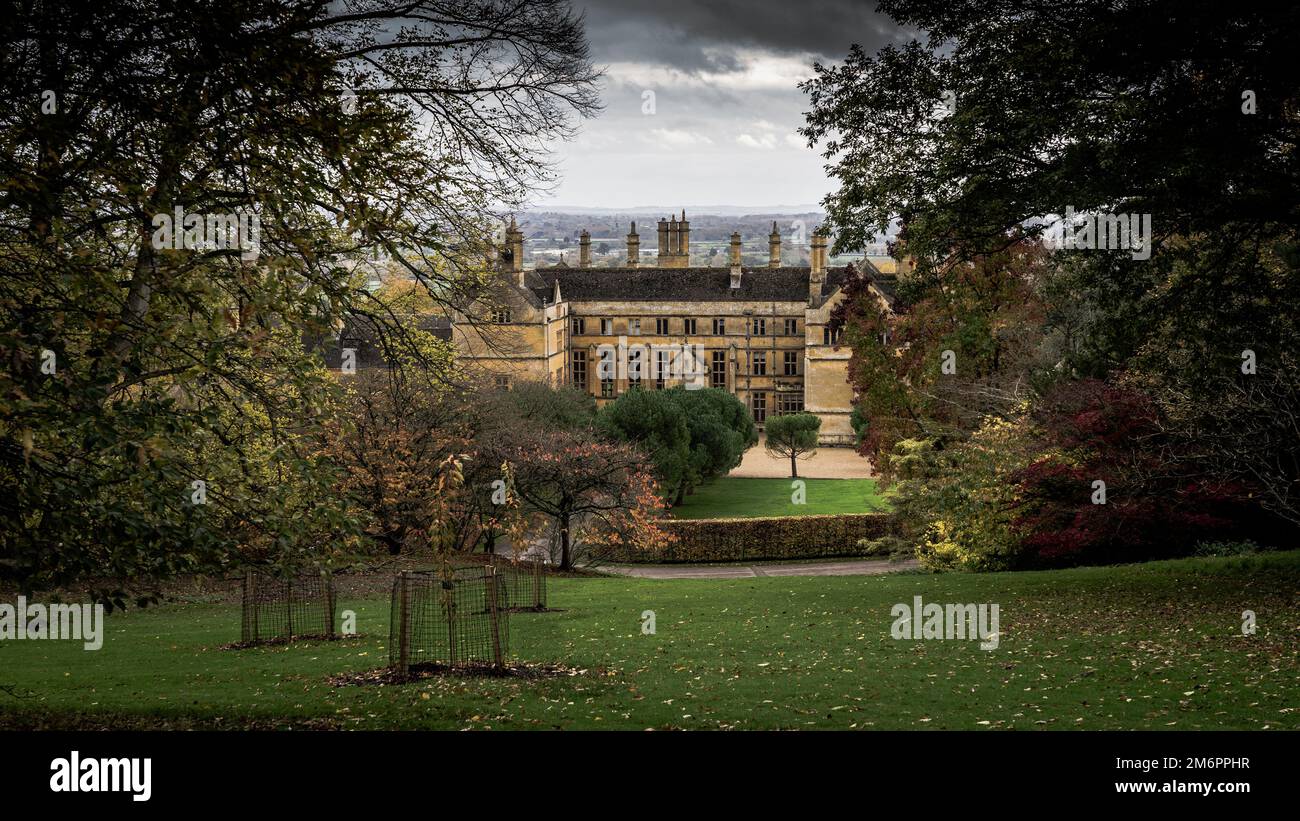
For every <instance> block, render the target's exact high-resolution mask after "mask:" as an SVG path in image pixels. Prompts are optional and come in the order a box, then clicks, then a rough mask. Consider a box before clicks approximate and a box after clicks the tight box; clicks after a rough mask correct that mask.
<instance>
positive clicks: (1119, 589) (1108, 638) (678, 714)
mask: <svg viewBox="0 0 1300 821" xmlns="http://www.w3.org/2000/svg"><path fill="white" fill-rule="evenodd" d="M1298 581H1300V552H1289V553H1281V554H1272V555H1262V556H1246V557H1239V558H1206V559H1187V560H1180V561H1173V562H1159V563H1152V564H1147V565H1132V566H1123V567H1111V568H1082V569H1075V570H1064V571H1054V572H1034V573H1014V574H1013V573H1000V574H987V575H956V574H954V575H943V576H934V575H922V574H908V575H898V576H875V577H821V578H755V579H739V580H728V581H715V580H681V581H654V580H642V579H629V578H586V579H583V578H564V579H555V580H552V582H551V598H552V601H551V605H552V607H557V608H563V611H562V612H551V613H539V614H532V613H528V614H516V615H514V616H512V617H511V620H510V623H511V627H512V634H511V637H510V644H511V649H512V651H513V654H514V656H515V657H516V658H518V659H523V660H532V661H537V662H559V663H563V664H566V665H569V666H571V667H574V668H577V669H578V670H581V671H582V672H581V673H580V674H577V675H573V676H570V677H564V678H549V679H535V680H526V679H509V678H471V677H455V676H444V677H439V678H434V679H426V680H423V681H419V682H415V683H410V684H403V685H389V686H373V685H372V686H344V687H335V686H332V685H331V684H330V683H328V681H327V678H328V677H329V676H331V675H333V674H336V673H340V672H343V671H364V670H369V669H373V668H377V667H380V666H382V665H384V664H385V662H386V659H387V649H386V646H385V645H386V642H387V631H388V624H387V621H388V611H389V608H388V602H387V600H383V599H365V600H347V599H345V600H343V601H341V602H340V608H341V609H352V610H355V611H356V612H357V614H358V620H357V625H358V629H359V630H360V631H362V632H363V633H364V634H365V636H364V637H361V638H355V639H350V640H347V641H340V642H315V643H304V644H298V645H292V646H280V647H266V648H258V649H249V650H223V649H220V645H222V644H224V643H226V642H229V641H232V640H234V639H236V638H237V637H238V632H239V611H238V607H237V606H232V605H229V604H211V603H205V604H175V605H166V606H163V607H160V608H157V609H150V610H146V611H137V612H130V613H127V614H119V615H113V616H110V617H109V621H108V627H107V631H106V638H105V643H104V648H103V649H102V650H100V651H98V652H85V651H83V650H81V649H80V645H79V644H77V643H73V642H49V641H46V642H38V641H21V642H20V641H5V642H0V686H4V687H7V688H8V690H9V693H6V692H0V727H11V728H12V727H32V726H46V727H48V726H63V727H67V726H83V727H84V726H119V727H149V726H166V727H249V726H251V727H288V726H308V727H343V728H440V729H461V728H499V729H523V728H566V729H577V728H621V729H634V730H641V729H645V728H957V729H980V728H1018V729H1034V728H1049V729H1061V728H1077V729H1102V728H1155V729H1160V728H1178V729H1192V728H1248V729H1255V728H1292V729H1294V728H1297V727H1300V714H1298V713H1297V709H1298V708H1300V698H1297V695H1298V694H1300V662H1298V659H1297V640H1296V638H1297V630H1300V600H1298V599H1297V594H1296V591H1297V589H1298V587H1300V585H1297V582H1298ZM914 595H920V596H922V597H923V598H924V600H925V601H927V602H939V603H947V602H974V603H998V604H999V606H1000V612H1001V629H1002V637H1001V644H1000V646H999V648H998V649H996V650H993V651H983V650H981V649H979V646H978V643H977V642H972V641H900V640H895V639H892V638H891V637H890V626H891V624H892V621H893V620H892V618H891V616H890V608H891V607H892V606H893V605H894V604H895V603H898V602H907V603H910V602H911V601H912V597H913V596H914ZM644 610H654V611H655V614H656V628H657V632H656V633H655V634H654V635H643V634H642V632H641V630H640V626H639V625H640V617H641V614H642V611H644ZM1243 610H1253V611H1254V612H1255V614H1256V617H1257V631H1256V632H1255V633H1254V634H1253V635H1250V636H1243V635H1242V630H1241V626H1242V618H1241V615H1242V611H1243ZM23 696H25V697H23Z"/></svg>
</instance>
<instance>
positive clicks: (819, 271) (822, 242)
mask: <svg viewBox="0 0 1300 821" xmlns="http://www.w3.org/2000/svg"><path fill="white" fill-rule="evenodd" d="M811 262H812V268H811V270H810V271H809V272H808V298H809V299H810V300H814V301H816V300H818V299H820V298H821V295H822V283H824V282H825V281H826V234H825V233H823V232H822V229H821V228H818V229H817V230H816V231H813V236H812V259H811Z"/></svg>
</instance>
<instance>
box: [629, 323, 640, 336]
mask: <svg viewBox="0 0 1300 821" xmlns="http://www.w3.org/2000/svg"><path fill="white" fill-rule="evenodd" d="M627 332H628V333H629V334H632V335H633V336H636V335H637V334H639V333H641V320H639V319H629V320H628V321H627Z"/></svg>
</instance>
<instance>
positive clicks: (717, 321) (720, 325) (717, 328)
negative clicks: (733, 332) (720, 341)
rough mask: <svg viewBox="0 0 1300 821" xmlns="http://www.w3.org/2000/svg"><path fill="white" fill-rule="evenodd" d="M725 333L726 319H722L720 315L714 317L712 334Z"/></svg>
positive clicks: (722, 334) (723, 334)
mask: <svg viewBox="0 0 1300 821" xmlns="http://www.w3.org/2000/svg"><path fill="white" fill-rule="evenodd" d="M726 333H727V320H725V319H723V318H722V317H714V319H713V335H714V336H725V335H726Z"/></svg>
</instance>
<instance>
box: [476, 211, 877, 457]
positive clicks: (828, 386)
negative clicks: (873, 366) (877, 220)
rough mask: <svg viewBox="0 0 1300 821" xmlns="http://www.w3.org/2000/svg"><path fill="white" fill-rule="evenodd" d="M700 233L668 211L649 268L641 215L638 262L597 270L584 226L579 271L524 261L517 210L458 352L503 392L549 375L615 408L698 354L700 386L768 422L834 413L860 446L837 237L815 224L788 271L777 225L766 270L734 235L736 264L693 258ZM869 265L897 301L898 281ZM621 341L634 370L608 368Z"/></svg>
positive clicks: (631, 256)
mask: <svg viewBox="0 0 1300 821" xmlns="http://www.w3.org/2000/svg"><path fill="white" fill-rule="evenodd" d="M690 234H691V226H690V222H689V221H687V219H686V212H685V211H683V212H682V215H681V218H680V219H678V218H676V217H675V216H674V217H673V218H672V219H661V220H659V224H658V249H659V253H658V259H657V264H655V265H653V266H645V265H643V264H641V252H640V243H641V240H640V236H639V235H638V234H637V230H636V223H635V222H633V223H632V224H631V230H630V231H629V232H628V235H627V262H626V265H625V266H623V267H618V268H593V267H591V236H590V234H589V233H588V232H587V231H585V230H584V231H583V232H582V234H581V235H580V243H579V262H578V266H577V267H576V268H575V267H570V266H567V265H563V264H561V265H558V266H555V267H547V268H538V269H535V270H525V269H524V266H523V259H524V236H523V232H521V231H520V230H519V228H518V226H517V225H516V223H515V221H514V220H513V219H511V221H510V226H509V228H508V229H507V230H506V235H505V247H504V249H502V251H501V253H500V257H499V265H500V268H501V269H502V271H503V272H504V274H505V276H503V280H504V282H503V283H502V284H501V285H500V286H499V287H498V288H497V289H495V290H494V291H492V292H491V293H490V294H488V295H485V296H484V297H483V298H481V299H480V300H479V301H478V302H477V303H476V304H475V306H474V307H473V308H472V309H471V313H468V314H466V313H462V314H458V315H456V316H454V317H452V321H451V338H452V340H453V341H454V343H455V345H456V348H457V354H458V357H459V358H460V360H461V362H462V364H464V365H466V366H468V367H470V368H471V369H475V370H478V371H480V372H481V373H483V374H484V375H485V377H490V378H492V379H494V380H495V382H496V384H497V385H498V386H500V387H502V388H508V387H509V386H510V384H511V383H512V382H513V381H516V380H534V381H549V382H550V383H551V384H562V385H572V386H573V387H576V388H578V389H579V390H582V391H586V392H587V393H589V394H591V395H592V396H594V397H596V400H597V402H598V403H600V404H603V403H605V402H608V401H609V400H611V399H613V398H615V397H617V396H619V395H620V394H622V393H623V392H625V391H627V390H631V389H633V388H636V387H640V388H642V389H645V390H657V389H663V388H666V387H671V386H673V385H677V384H683V382H684V381H686V379H685V378H684V377H683V376H682V375H681V372H682V370H683V369H682V368H680V367H676V366H677V365H679V363H677V362H674V361H673V360H672V357H674V356H677V355H678V353H677V352H680V351H683V350H687V349H689V350H690V351H691V352H692V354H691V356H690V360H691V361H692V362H694V363H696V364H695V367H694V368H693V370H692V371H691V373H692V374H693V375H692V376H691V377H690V379H691V381H693V382H694V384H703V385H708V386H711V387H716V388H723V389H725V390H727V391H730V392H731V393H733V394H734V395H735V396H737V397H738V398H739V399H740V400H741V401H742V402H744V403H745V405H746V407H748V408H749V409H750V411H751V412H752V413H753V415H754V421H755V422H757V423H758V425H759V426H760V427H761V426H762V425H763V423H764V422H765V420H766V419H768V418H769V417H770V416H772V415H777V414H784V413H796V412H799V411H807V412H809V413H814V414H816V415H817V416H819V417H820V418H821V420H822V425H821V441H822V443H823V444H826V445H837V444H842V445H848V444H852V442H853V429H852V427H851V425H850V424H849V413H850V406H851V402H852V399H853V393H852V388H851V386H850V385H849V383H848V381H847V366H848V359H849V350H848V348H847V347H840V346H839V345H838V344H837V343H838V341H839V340H838V339H835V338H833V334H832V332H831V330H830V328H829V325H828V320H829V318H830V313H831V311H832V310H833V309H834V308H835V306H836V305H837V304H839V302H840V301H841V300H842V299H843V293H842V290H843V286H844V284H845V283H846V281H847V277H848V276H851V275H852V274H851V272H850V270H849V269H848V268H843V267H838V268H829V267H827V264H826V260H827V238H826V237H825V236H824V235H823V234H821V233H820V232H817V233H814V235H813V237H812V244H811V260H810V262H811V265H810V266H809V267H790V266H784V265H782V264H781V235H780V233H778V231H777V230H776V224H775V223H773V225H772V233H771V235H770V236H769V237H768V246H769V259H768V263H767V265H766V266H763V267H751V266H744V265H742V264H741V237H740V235H739V234H737V233H733V234H732V235H731V246H730V259H729V261H730V265H729V266H728V267H691V266H690V264H689V254H690ZM860 265H862V266H865V267H866V268H867V269H868V270H869V271H870V273H871V274H872V275H873V277H874V279H875V280H876V281H875V282H874V283H873V285H872V289H873V291H875V293H876V295H877V297H878V298H879V299H880V300H881V301H882V304H884V305H886V306H888V305H889V304H890V303H891V301H892V294H891V293H890V292H892V290H893V289H892V287H891V286H892V282H893V277H886V276H883V275H881V274H880V272H879V271H878V270H877V269H876V268H875V267H874V266H872V265H871V263H869V262H867V261H866V260H863V261H862V262H861V263H860ZM613 350H618V351H620V352H623V351H625V352H626V353H620V354H619V355H620V356H621V357H622V358H623V359H624V360H629V359H630V360H631V361H630V362H624V363H623V364H624V365H626V367H618V368H615V367H609V366H605V367H602V366H601V361H602V357H608V356H610V355H611V351H613ZM647 359H649V360H650V361H646V360H647Z"/></svg>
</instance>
